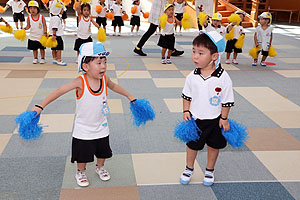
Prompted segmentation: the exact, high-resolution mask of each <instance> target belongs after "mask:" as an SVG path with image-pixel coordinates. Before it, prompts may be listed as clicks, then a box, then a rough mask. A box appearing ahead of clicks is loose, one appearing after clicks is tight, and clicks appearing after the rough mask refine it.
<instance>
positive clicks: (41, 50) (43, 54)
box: [40, 49, 45, 59]
mask: <svg viewBox="0 0 300 200" xmlns="http://www.w3.org/2000/svg"><path fill="white" fill-rule="evenodd" d="M40 53H41V59H45V49H40Z"/></svg>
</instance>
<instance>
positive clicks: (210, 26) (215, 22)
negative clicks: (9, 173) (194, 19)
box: [203, 13, 226, 37]
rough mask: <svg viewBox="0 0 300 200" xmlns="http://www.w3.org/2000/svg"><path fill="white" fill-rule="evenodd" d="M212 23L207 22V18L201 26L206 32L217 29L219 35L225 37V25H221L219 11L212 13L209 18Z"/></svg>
mask: <svg viewBox="0 0 300 200" xmlns="http://www.w3.org/2000/svg"><path fill="white" fill-rule="evenodd" d="M211 20H212V23H209V22H208V20H207V21H206V22H204V23H203V26H204V28H205V30H206V31H207V32H210V31H217V32H218V33H219V34H220V35H222V36H223V37H225V33H226V30H225V27H224V26H222V25H221V23H222V15H221V14H220V13H214V14H213V17H212V18H211Z"/></svg>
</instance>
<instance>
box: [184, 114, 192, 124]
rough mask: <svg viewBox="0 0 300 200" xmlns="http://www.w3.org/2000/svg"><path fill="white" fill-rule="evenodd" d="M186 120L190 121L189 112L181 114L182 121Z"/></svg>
mask: <svg viewBox="0 0 300 200" xmlns="http://www.w3.org/2000/svg"><path fill="white" fill-rule="evenodd" d="M188 120H191V114H190V112H184V113H183V121H185V122H186V121H188Z"/></svg>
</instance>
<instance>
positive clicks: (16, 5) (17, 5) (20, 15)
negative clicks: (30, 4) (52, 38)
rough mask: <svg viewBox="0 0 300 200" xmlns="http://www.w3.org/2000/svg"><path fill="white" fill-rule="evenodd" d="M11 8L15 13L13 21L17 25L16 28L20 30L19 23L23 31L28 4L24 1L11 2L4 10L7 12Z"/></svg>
mask: <svg viewBox="0 0 300 200" xmlns="http://www.w3.org/2000/svg"><path fill="white" fill-rule="evenodd" d="M9 7H11V9H12V12H13V19H14V22H15V24H16V28H17V29H19V23H18V22H19V21H20V26H21V29H23V22H24V21H25V17H24V9H25V10H26V12H27V13H28V10H27V7H26V4H25V3H24V1H22V0H9V1H8V2H7V3H6V6H5V7H4V10H7V9H8V8H9Z"/></svg>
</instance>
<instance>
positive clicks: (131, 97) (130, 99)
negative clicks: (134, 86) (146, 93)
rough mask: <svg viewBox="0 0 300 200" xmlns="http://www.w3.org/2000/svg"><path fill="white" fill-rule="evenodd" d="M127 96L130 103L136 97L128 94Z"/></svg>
mask: <svg viewBox="0 0 300 200" xmlns="http://www.w3.org/2000/svg"><path fill="white" fill-rule="evenodd" d="M127 98H128V100H129V101H130V102H132V103H133V102H134V101H136V100H137V98H135V97H134V96H128V97H127Z"/></svg>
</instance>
